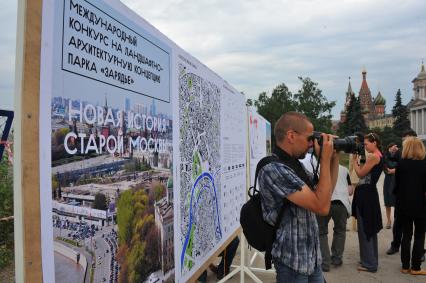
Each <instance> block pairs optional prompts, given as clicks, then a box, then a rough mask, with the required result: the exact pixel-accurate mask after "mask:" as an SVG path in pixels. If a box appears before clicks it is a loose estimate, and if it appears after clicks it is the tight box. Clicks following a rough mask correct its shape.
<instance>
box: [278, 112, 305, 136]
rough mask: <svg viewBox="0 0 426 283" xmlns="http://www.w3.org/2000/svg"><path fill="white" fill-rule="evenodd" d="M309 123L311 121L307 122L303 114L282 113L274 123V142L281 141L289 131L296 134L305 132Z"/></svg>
mask: <svg viewBox="0 0 426 283" xmlns="http://www.w3.org/2000/svg"><path fill="white" fill-rule="evenodd" d="M310 122H311V121H309V118H308V117H306V115H305V114H302V113H299V112H294V111H291V112H287V113H284V114H283V115H282V116H281V117H280V118H279V119H278V121H277V122H276V123H275V127H274V135H275V140H276V142H281V141H283V140H284V137H285V135H286V133H287V131H289V130H295V131H298V132H303V131H305V130H306V127H307V125H308V123H310Z"/></svg>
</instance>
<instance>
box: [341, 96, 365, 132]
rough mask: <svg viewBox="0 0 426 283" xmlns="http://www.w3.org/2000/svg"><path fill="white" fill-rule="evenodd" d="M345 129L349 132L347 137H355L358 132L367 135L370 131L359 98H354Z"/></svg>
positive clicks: (349, 107) (350, 104)
mask: <svg viewBox="0 0 426 283" xmlns="http://www.w3.org/2000/svg"><path fill="white" fill-rule="evenodd" d="M345 127H346V131H347V132H346V133H345V135H353V134H354V133H356V132H362V133H366V132H367V131H368V127H367V125H366V124H365V120H364V116H363V115H362V110H361V102H360V99H359V97H354V99H351V101H350V103H349V106H348V115H347V116H346V126H345Z"/></svg>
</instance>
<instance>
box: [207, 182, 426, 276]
mask: <svg viewBox="0 0 426 283" xmlns="http://www.w3.org/2000/svg"><path fill="white" fill-rule="evenodd" d="M382 186H383V175H382V177H381V178H380V180H379V183H378V188H379V195H380V198H381V199H380V201H381V204H382V215H383V220H384V221H386V216H385V208H384V206H383V190H382ZM392 213H393V211H392ZM330 224H332V222H331V223H330ZM384 224H385V223H384ZM347 228H348V230H349V231H348V232H347V234H346V245H345V253H344V257H343V265H342V266H340V267H338V268H332V269H331V271H330V272H327V273H325V278H326V280H327V282H328V283H333V282H345V283H351V282H357V283H358V282H386V283H394V282H395V283H399V282H423V283H424V282H426V276H417V277H416V276H413V275H405V274H402V273H400V268H401V259H400V254H399V253H398V254H394V255H391V256H389V255H387V254H386V250H387V249H388V248H389V245H390V242H391V241H392V231H391V230H389V229H383V230H382V231H380V233H379V239H378V240H379V270H378V271H377V273H369V272H359V271H357V270H356V267H357V263H358V261H359V249H358V236H357V232H355V231H352V219H349V220H348V226H347ZM329 231H331V233H332V225H331V226H330V228H329ZM329 240H331V239H330V234H329ZM330 246H331V242H330ZM240 248H241V246H240ZM244 248H246V250H247V247H244ZM247 252H249V251H248V250H247ZM249 253H250V252H249ZM239 255H240V251H238V252H237V256H236V257H235V260H234V264H239V263H240V256H239ZM246 262H247V261H246ZM255 265H256V266H258V267H264V265H263V261H262V259H261V258H259V257H258V258H257V259H256V262H255ZM422 268H423V269H426V263H423V265H422ZM256 275H257V276H258V278H259V279H260V280H261V281H262V282H275V274H264V273H263V274H262V273H256ZM216 281H217V280H216V278H215V277H214V276H213V274H212V273H211V272H209V273H208V282H216ZM227 282H231V283H237V282H240V275H239V274H236V275H235V276H234V277H233V278H231V279H230V280H229V281H227ZM245 282H254V281H253V280H252V279H251V278H249V277H248V276H247V275H245Z"/></svg>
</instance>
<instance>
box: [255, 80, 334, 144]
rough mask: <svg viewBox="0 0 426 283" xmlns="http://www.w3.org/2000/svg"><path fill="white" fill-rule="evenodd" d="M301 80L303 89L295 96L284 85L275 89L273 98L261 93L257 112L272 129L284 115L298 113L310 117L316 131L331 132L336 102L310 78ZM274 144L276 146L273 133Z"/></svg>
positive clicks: (256, 104) (257, 103) (257, 100)
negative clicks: (330, 100) (332, 111)
mask: <svg viewBox="0 0 426 283" xmlns="http://www.w3.org/2000/svg"><path fill="white" fill-rule="evenodd" d="M299 80H300V81H301V83H302V87H301V88H300V89H299V90H298V92H297V93H296V94H294V95H293V93H291V91H290V90H289V89H288V87H287V86H286V85H285V84H284V83H282V84H280V85H278V86H277V87H276V88H274V89H273V91H272V93H271V96H268V95H267V93H266V92H262V93H260V94H259V97H258V98H257V99H256V100H255V102H254V105H255V106H256V108H257V112H258V113H259V114H260V115H262V116H263V117H265V118H266V119H267V120H268V121H269V122H270V123H271V128H272V129H274V127H275V123H276V122H277V120H278V119H279V118H280V117H281V115H282V114H284V113H286V112H289V111H298V112H301V113H303V114H305V115H306V116H308V118H309V119H310V120H311V122H312V124H313V125H314V127H315V130H319V131H323V132H331V117H332V116H331V110H332V108H333V107H334V105H335V102H334V101H332V102H329V101H328V100H327V98H326V97H325V96H324V95H323V94H322V91H321V90H320V89H319V88H318V84H317V83H316V82H313V81H312V80H311V79H310V78H302V77H299ZM272 143H273V144H275V137H274V134H273V133H272Z"/></svg>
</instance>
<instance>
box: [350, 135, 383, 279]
mask: <svg viewBox="0 0 426 283" xmlns="http://www.w3.org/2000/svg"><path fill="white" fill-rule="evenodd" d="M380 146H381V144H380V138H379V136H378V135H377V134H375V133H370V134H368V135H366V136H365V137H364V147H365V150H366V151H367V152H368V153H371V154H369V155H368V156H367V160H366V162H365V163H364V164H363V165H362V166H361V165H360V164H359V163H358V158H354V159H353V167H354V170H355V172H356V174H357V175H358V177H359V178H360V180H359V182H358V185H357V187H356V188H355V194H354V198H353V201H352V215H353V216H354V217H355V218H356V219H357V225H358V241H359V253H360V265H359V266H358V270H359V271H368V272H376V271H377V268H378V266H379V258H378V243H377V233H378V232H379V231H380V230H381V229H382V228H383V223H382V213H381V211H380V203H379V194H378V192H377V187H376V184H377V181H378V180H379V177H380V175H381V173H382V171H383V156H382V153H381V151H380Z"/></svg>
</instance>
